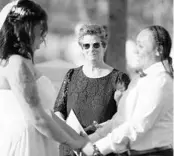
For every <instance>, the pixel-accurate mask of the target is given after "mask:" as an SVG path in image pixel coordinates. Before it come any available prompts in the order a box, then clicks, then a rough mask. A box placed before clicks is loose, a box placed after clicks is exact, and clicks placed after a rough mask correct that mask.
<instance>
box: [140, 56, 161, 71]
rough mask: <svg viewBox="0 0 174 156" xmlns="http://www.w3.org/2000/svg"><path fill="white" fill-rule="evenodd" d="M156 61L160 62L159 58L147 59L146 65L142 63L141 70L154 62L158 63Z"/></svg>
mask: <svg viewBox="0 0 174 156" xmlns="http://www.w3.org/2000/svg"><path fill="white" fill-rule="evenodd" d="M158 62H161V60H160V58H155V59H152V60H148V61H147V63H146V65H144V67H143V68H142V69H143V70H145V69H147V68H149V67H150V66H151V65H153V64H155V63H158Z"/></svg>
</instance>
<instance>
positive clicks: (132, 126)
mask: <svg viewBox="0 0 174 156" xmlns="http://www.w3.org/2000/svg"><path fill="white" fill-rule="evenodd" d="M144 72H145V73H146V74H147V75H146V76H145V77H141V78H137V79H134V80H132V82H131V83H130V85H129V87H128V89H127V91H126V92H125V93H124V94H123V96H122V98H121V99H120V102H119V105H118V112H117V113H116V114H115V115H114V116H113V118H112V120H110V121H109V122H108V123H107V124H106V126H104V128H103V129H102V128H101V130H100V129H99V130H98V131H97V132H96V134H98V135H99V136H100V137H101V138H102V139H100V140H98V141H97V142H96V143H95V144H96V146H97V147H98V149H99V150H100V152H101V153H102V154H108V153H111V152H114V153H122V152H124V151H125V150H126V149H127V147H128V144H129V146H130V148H131V149H133V150H137V151H141V150H147V149H152V148H156V147H162V146H167V145H171V146H172V144H173V79H172V78H171V77H170V75H169V74H168V73H167V72H166V71H165V69H164V67H163V65H162V63H161V62H159V63H155V64H153V65H152V66H150V67H149V68H148V69H146V70H145V71H144ZM108 132H109V133H108ZM106 134H107V135H106Z"/></svg>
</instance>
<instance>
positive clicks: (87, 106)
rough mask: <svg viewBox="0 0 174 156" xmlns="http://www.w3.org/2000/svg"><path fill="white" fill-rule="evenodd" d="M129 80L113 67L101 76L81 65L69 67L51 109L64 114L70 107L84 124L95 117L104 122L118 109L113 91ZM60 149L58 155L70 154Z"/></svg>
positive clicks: (90, 122)
mask: <svg viewBox="0 0 174 156" xmlns="http://www.w3.org/2000/svg"><path fill="white" fill-rule="evenodd" d="M129 82H130V79H129V77H128V76H127V75H126V74H125V73H122V72H120V71H118V70H116V69H113V71H112V72H111V73H109V74H108V75H106V76H104V77H100V78H89V77H87V76H86V75H85V74H84V73H83V71H82V66H81V67H78V68H75V69H70V70H69V71H68V72H67V74H66V76H65V79H64V81H63V83H62V86H61V89H60V91H59V94H58V96H57V99H56V103H55V106H54V111H55V112H57V111H59V112H61V113H62V114H63V115H64V116H65V118H67V116H68V114H69V112H70V110H71V109H73V110H74V112H75V114H76V116H77V118H78V120H79V122H80V123H81V125H82V126H83V128H86V127H88V126H89V125H91V124H92V123H93V121H94V120H95V121H97V122H98V123H102V122H105V121H107V120H109V119H111V118H112V116H113V115H114V114H115V113H116V111H117V104H116V102H115V100H114V92H115V91H116V90H117V89H120V88H122V87H124V88H125V89H127V86H128V84H129ZM61 150H64V151H66V152H65V153H64V152H62V151H61ZM60 151H61V152H60V156H62V155H72V152H70V150H65V148H63V147H62V146H60Z"/></svg>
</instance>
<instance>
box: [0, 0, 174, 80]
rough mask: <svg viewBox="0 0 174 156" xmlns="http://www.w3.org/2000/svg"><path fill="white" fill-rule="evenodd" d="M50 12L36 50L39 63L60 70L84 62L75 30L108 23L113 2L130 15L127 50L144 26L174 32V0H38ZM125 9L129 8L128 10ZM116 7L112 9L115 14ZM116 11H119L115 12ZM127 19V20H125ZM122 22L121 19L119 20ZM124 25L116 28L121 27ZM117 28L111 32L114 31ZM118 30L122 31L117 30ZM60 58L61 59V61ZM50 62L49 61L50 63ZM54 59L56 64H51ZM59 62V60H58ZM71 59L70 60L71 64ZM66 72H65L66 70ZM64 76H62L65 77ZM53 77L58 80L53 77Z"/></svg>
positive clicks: (0, 0)
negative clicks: (43, 42) (45, 32)
mask: <svg viewBox="0 0 174 156" xmlns="http://www.w3.org/2000/svg"><path fill="white" fill-rule="evenodd" d="M35 1H36V2H38V3H39V4H40V5H41V6H42V7H43V8H44V9H45V10H46V11H47V13H48V17H49V21H48V24H49V33H48V35H47V38H46V41H47V42H46V45H42V46H41V48H40V50H39V51H38V52H37V53H36V59H35V62H36V64H38V66H40V67H41V66H43V67H44V69H43V71H45V67H46V66H50V68H49V73H47V75H49V76H50V75H51V74H50V69H53V68H54V67H56V68H58V66H59V67H60V69H62V68H70V67H74V66H78V65H81V64H82V63H83V61H84V60H83V56H82V54H81V52H80V48H79V47H78V45H77V40H76V39H77V38H76V36H75V32H76V30H77V29H78V25H80V24H81V23H87V22H92V23H97V24H102V25H106V26H108V25H109V23H108V21H109V18H111V16H112V15H111V14H110V12H111V11H110V9H114V7H111V1H112V2H113V1H114V3H113V4H114V5H115V7H118V6H120V4H119V5H118V6H117V4H118V3H122V2H123V1H124V3H122V4H121V5H125V6H124V7H122V8H121V9H123V10H119V8H117V13H118V12H119V11H120V12H121V11H123V12H125V13H126V16H123V20H125V21H126V29H127V31H126V40H124V42H125V43H124V44H125V46H126V52H127V51H129V50H132V49H133V48H132V46H133V45H134V42H133V41H135V37H136V35H137V33H138V32H139V31H140V30H141V29H142V28H144V27H146V26H149V25H152V24H158V25H162V26H164V27H165V28H166V29H167V30H168V31H169V33H170V35H171V36H172V34H173V32H172V31H173V30H172V28H173V16H172V11H173V0H35ZM8 2H9V1H8V0H0V9H1V8H2V7H3V6H4V5H5V4H7V3H8ZM124 8H125V9H124ZM114 11H115V10H112V13H114ZM115 13H116V12H115ZM125 18H126V19H125ZM118 24H119V22H118ZM121 27H122V26H121V25H120V26H119V25H118V27H117V28H116V29H119V28H120V29H121ZM113 31H114V30H112V32H110V33H114V32H113ZM116 32H119V30H117V31H116ZM57 60H59V61H57ZM48 61H49V62H48ZM50 61H51V62H53V63H50ZM46 62H47V63H46ZM58 62H59V63H58ZM67 62H68V63H67ZM64 71H66V70H64ZM62 73H63V74H62V75H64V74H65V72H62ZM61 78H62V77H61ZM52 79H55V78H54V76H52Z"/></svg>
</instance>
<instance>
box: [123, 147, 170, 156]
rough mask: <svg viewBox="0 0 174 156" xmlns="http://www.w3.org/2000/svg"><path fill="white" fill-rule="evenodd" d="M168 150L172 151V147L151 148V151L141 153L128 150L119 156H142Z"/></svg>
mask: <svg viewBox="0 0 174 156" xmlns="http://www.w3.org/2000/svg"><path fill="white" fill-rule="evenodd" d="M169 149H171V150H173V148H172V145H169V146H163V147H157V148H152V149H148V150H143V151H137V150H128V151H126V152H124V153H121V154H120V156H124V155H127V156H138V155H143V154H150V153H155V152H160V151H165V150H169Z"/></svg>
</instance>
